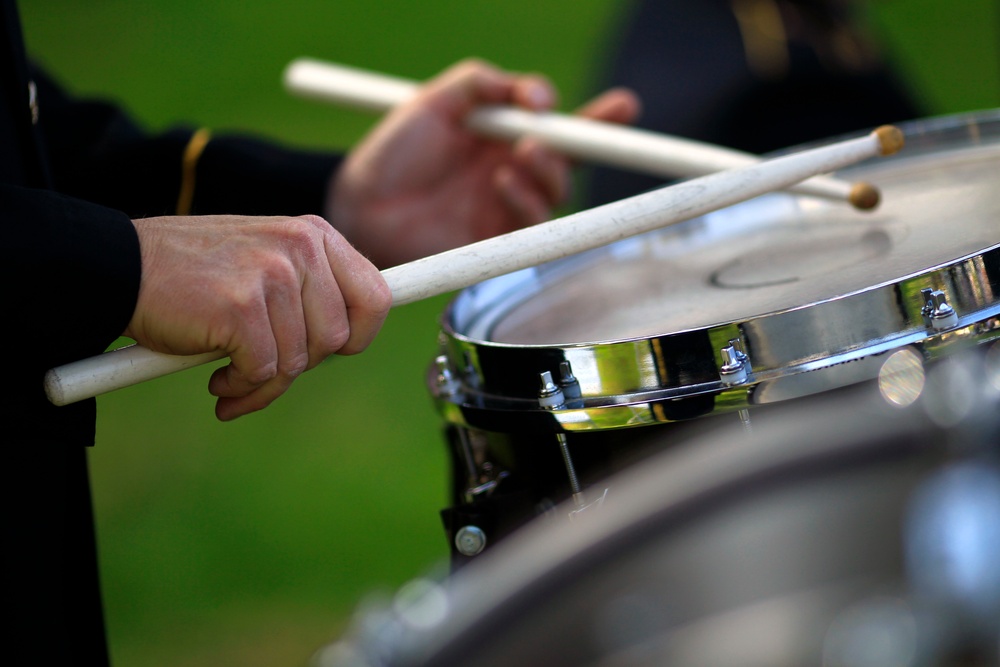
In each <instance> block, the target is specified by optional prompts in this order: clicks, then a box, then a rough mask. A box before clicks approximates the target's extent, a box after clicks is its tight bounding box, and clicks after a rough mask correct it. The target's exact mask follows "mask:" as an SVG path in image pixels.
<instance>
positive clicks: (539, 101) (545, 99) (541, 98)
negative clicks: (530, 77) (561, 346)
mask: <svg viewBox="0 0 1000 667" xmlns="http://www.w3.org/2000/svg"><path fill="white" fill-rule="evenodd" d="M528 96H529V97H530V99H531V104H532V105H533V106H536V107H550V106H552V104H553V103H554V101H555V100H554V99H553V96H552V91H551V90H549V89H548V87H546V86H543V85H540V84H536V85H534V86H531V88H529V89H528Z"/></svg>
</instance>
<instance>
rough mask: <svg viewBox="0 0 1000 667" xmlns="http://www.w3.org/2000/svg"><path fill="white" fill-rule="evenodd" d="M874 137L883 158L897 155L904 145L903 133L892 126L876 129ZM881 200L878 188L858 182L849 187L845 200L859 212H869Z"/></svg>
mask: <svg viewBox="0 0 1000 667" xmlns="http://www.w3.org/2000/svg"><path fill="white" fill-rule="evenodd" d="M875 136H876V137H877V138H878V142H879V154H880V155H883V156H884V155H892V154H893V153H898V152H899V150H900V149H901V148H902V147H903V144H904V143H905V140H904V138H903V131H902V130H900V129H899V128H898V127H895V126H893V125H883V126H881V127H879V128H876V130H875ZM881 198H882V196H881V194H880V193H879V191H878V188H876V187H875V186H874V185H872V184H871V183H866V182H864V181H859V182H857V183H854V184H853V185H851V191H850V193H849V194H848V197H847V200H848V201H849V202H850V203H851V205H852V206H854V207H855V208H857V209H859V210H862V211H870V210H871V209H873V208H875V207H876V206H878V204H879V201H880V200H881Z"/></svg>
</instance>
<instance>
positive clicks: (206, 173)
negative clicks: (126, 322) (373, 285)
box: [33, 67, 340, 218]
mask: <svg viewBox="0 0 1000 667" xmlns="http://www.w3.org/2000/svg"><path fill="white" fill-rule="evenodd" d="M33 74H34V78H35V81H36V83H37V85H38V102H39V109H40V116H41V123H40V125H41V127H42V128H43V132H44V140H45V143H46V150H47V154H48V158H49V164H50V171H51V178H52V179H53V182H54V185H55V188H56V189H57V190H59V191H60V192H64V193H67V194H70V195H73V196H76V197H80V198H82V199H86V200H87V201H93V202H96V203H99V204H101V205H104V206H108V207H110V208H115V209H118V210H120V211H123V212H125V213H126V214H127V215H129V216H130V217H131V218H139V217H151V216H157V215H173V214H175V213H176V212H177V204H178V198H179V195H180V189H181V180H182V170H183V164H184V153H185V149H186V148H187V147H188V144H189V142H190V141H191V138H192V136H193V133H194V128H191V127H184V126H181V127H177V128H173V129H170V130H167V131H165V132H163V133H160V134H154V135H151V134H148V133H147V132H145V131H144V130H143V129H142V128H141V127H140V126H139V125H138V124H137V123H135V122H134V121H133V120H132V119H131V118H129V116H128V115H127V114H126V113H124V112H123V111H122V110H121V109H120V108H118V107H117V106H115V105H113V104H110V103H108V102H104V101H101V100H89V99H76V98H74V97H71V96H69V95H67V94H66V93H65V92H64V91H63V90H62V89H61V88H60V87H59V86H58V85H57V84H56V83H55V82H54V81H53V80H52V79H50V78H49V77H48V76H46V75H45V73H44V72H43V71H41V70H40V69H39V68H37V67H36V68H34V73H33ZM339 163H340V156H338V155H336V154H332V153H325V152H311V151H304V150H297V149H293V148H288V147H283V146H279V145H277V144H275V143H273V142H268V141H265V140H263V139H259V138H257V137H253V136H248V135H236V134H218V135H215V136H214V137H213V138H212V139H211V140H210V141H209V142H208V144H207V146H206V147H205V148H204V150H203V151H202V153H201V155H200V157H199V158H198V160H197V163H196V166H195V167H194V170H193V174H194V176H195V179H194V190H193V194H194V198H193V202H192V205H191V208H190V213H192V214H213V213H233V214H241V215H301V214H305V213H316V214H320V213H322V211H323V202H324V197H325V195H326V189H327V183H328V181H329V178H330V176H331V174H332V173H333V171H334V169H336V168H337V166H338V165H339Z"/></svg>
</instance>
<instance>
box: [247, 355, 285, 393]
mask: <svg viewBox="0 0 1000 667" xmlns="http://www.w3.org/2000/svg"><path fill="white" fill-rule="evenodd" d="M241 375H242V376H243V378H244V380H245V381H246V382H247V384H250V385H252V386H255V387H256V386H260V385H262V384H264V383H265V382H269V381H270V380H273V379H274V378H276V377H277V376H278V362H277V360H275V361H270V362H266V363H263V364H259V365H258V366H256V367H254V368H250V369H248V370H246V371H244V372H243V373H241Z"/></svg>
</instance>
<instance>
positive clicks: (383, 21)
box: [21, 0, 1000, 667]
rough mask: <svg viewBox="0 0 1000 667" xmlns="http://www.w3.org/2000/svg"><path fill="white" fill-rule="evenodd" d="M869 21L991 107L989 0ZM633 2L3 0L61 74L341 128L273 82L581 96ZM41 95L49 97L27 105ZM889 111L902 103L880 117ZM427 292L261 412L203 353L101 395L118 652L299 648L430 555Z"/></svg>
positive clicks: (100, 457)
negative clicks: (224, 405) (537, 86)
mask: <svg viewBox="0 0 1000 667" xmlns="http://www.w3.org/2000/svg"><path fill="white" fill-rule="evenodd" d="M866 7H867V13H868V15H869V19H870V22H871V26H872V29H873V30H874V31H875V32H876V34H877V35H879V37H880V38H881V39H882V41H883V43H884V44H885V47H886V50H887V52H888V53H889V54H890V56H891V57H892V58H893V59H894V60H896V61H897V62H898V64H899V65H900V67H901V68H902V69H903V72H904V73H905V75H906V77H907V79H908V80H909V82H910V83H911V85H912V86H913V87H914V89H915V90H916V91H917V92H918V93H919V94H920V95H921V96H922V97H923V99H924V101H925V104H926V106H927V108H928V109H930V110H931V111H932V113H934V114H943V113H952V112H957V111H965V110H971V109H977V108H992V107H997V106H1000V52H998V26H1000V9H998V3H997V2H996V0H958V2H952V3H943V2H940V0H883V1H881V2H872V3H870V4H869V5H866ZM627 8H628V4H627V3H621V2H611V1H610V0H573V1H572V2H569V1H567V0H549V1H548V2H537V1H530V0H502V1H501V0H467V1H466V2H461V3H458V2H442V1H439V0H423V1H422V2H407V1H405V0H391V1H384V0H366V1H364V2H362V1H361V0H341V1H321V0H309V1H296V0H286V1H278V0H243V1H242V2H223V1H221V0H197V1H195V0H157V1H155V2H152V1H151V2H139V1H136V0H89V1H88V2H78V1H74V0H22V1H21V12H22V18H23V19H24V23H25V32H26V40H27V43H28V47H29V50H30V51H32V52H33V54H34V55H35V56H36V57H37V58H38V59H39V60H41V61H42V62H43V63H45V64H47V65H48V67H49V68H50V69H51V70H52V71H54V72H55V73H56V74H57V75H58V76H59V77H61V78H62V79H63V80H64V81H66V82H68V83H69V87H70V89H71V90H73V91H75V92H78V93H87V94H95V93H99V94H101V95H104V96H111V97H113V98H116V99H119V100H121V101H125V102H127V105H128V106H129V107H130V108H131V109H132V111H133V112H134V114H135V115H136V116H137V117H138V118H139V119H141V120H142V121H143V122H144V123H145V124H146V125H148V126H149V127H150V128H154V129H155V128H161V127H164V126H166V125H168V124H170V123H172V122H175V121H178V120H184V121H189V122H191V123H196V124H200V125H205V126H209V127H212V128H230V129H240V130H250V131H254V132H259V133H263V134H266V135H269V136H272V137H275V138H276V139H279V140H282V141H285V142H289V143H293V144H296V145H300V146H306V147H323V148H327V147H332V148H344V147H348V146H350V145H351V144H352V143H353V142H355V141H356V140H357V139H358V138H359V137H360V136H361V135H362V134H363V133H364V131H365V130H366V129H367V128H369V127H370V126H371V125H372V123H373V122H374V119H372V118H370V117H368V116H365V115H361V114H358V113H355V112H351V111H346V110H342V109H335V108H327V107H324V106H321V105H319V104H316V103H313V102H305V101H302V100H298V99H292V98H290V97H288V96H287V95H286V94H285V93H284V92H283V91H282V88H281V85H280V79H281V72H282V69H283V68H284V67H285V65H286V64H287V63H288V62H289V61H291V60H292V59H294V58H296V57H299V56H303V55H309V56H313V57H317V58H322V59H327V60H332V61H337V62H342V63H346V64H352V65H356V66H359V67H364V68H368V69H373V70H376V71H382V72H386V73H390V74H395V75H400V76H406V77H411V78H415V79H423V78H427V77H429V76H431V75H432V74H434V73H435V72H437V71H439V70H441V69H442V68H444V67H446V66H447V65H449V64H451V63H452V62H454V61H456V60H458V59H461V58H463V57H466V56H479V57H482V58H486V59H488V60H491V61H493V62H495V63H497V64H499V65H501V66H503V67H505V68H509V69H513V70H536V71H540V72H544V73H545V74H547V75H548V76H550V77H551V78H552V79H553V80H554V81H555V82H556V84H557V85H558V87H559V89H560V91H561V94H562V99H563V107H564V108H567V109H569V108H572V107H573V106H574V105H576V104H578V103H579V102H581V101H583V100H584V99H585V97H586V96H587V94H588V91H590V90H592V89H593V87H594V81H595V79H596V78H597V76H598V73H599V72H600V68H601V64H602V62H603V60H604V58H605V54H606V53H607V48H608V45H609V40H610V39H611V38H612V36H613V34H614V30H615V28H616V26H617V25H618V23H619V21H620V20H621V18H622V17H623V16H624V12H625V11H626V10H627ZM43 113H44V110H43ZM887 120H898V119H887ZM446 301H447V300H446V298H444V297H442V298H438V299H433V300H430V301H427V302H424V303H420V304H415V305H412V306H406V307H404V308H400V309H397V310H394V311H393V312H392V314H391V315H390V317H389V320H388V322H387V323H386V326H385V328H384V330H383V333H382V335H381V336H380V337H379V338H378V340H377V341H376V342H375V344H374V345H373V346H372V348H371V349H370V350H369V351H368V352H366V353H365V354H363V355H360V356H357V357H352V358H338V359H332V360H329V361H327V362H326V363H325V364H323V365H322V366H321V367H319V368H318V369H316V370H314V371H313V372H311V373H309V374H307V375H306V376H304V377H303V378H302V379H300V380H299V381H298V382H297V384H296V386H295V387H293V388H292V390H291V392H290V393H289V394H288V395H287V396H285V397H284V398H283V399H281V400H280V401H278V402H277V403H276V404H275V405H273V406H272V407H271V408H269V409H268V410H266V411H265V412H263V413H260V414H256V415H252V416H249V417H246V418H243V419H241V420H239V421H237V422H235V423H232V424H220V423H218V422H216V421H215V419H214V417H213V413H212V410H213V404H212V400H210V397H209V396H208V395H207V393H206V391H205V384H206V382H207V379H208V376H209V374H210V369H209V368H207V367H203V368H199V369H195V370H190V371H187V372H184V373H181V374H179V375H175V376H172V377H168V378H163V379H160V380H156V381H154V382H149V383H146V384H144V385H141V386H138V387H134V388H131V389H127V390H122V391H119V392H116V393H114V394H111V395H108V396H105V397H102V398H101V399H100V401H99V404H100V408H99V409H100V418H99V428H98V446H97V447H96V448H95V449H94V450H93V451H92V452H91V462H92V477H93V482H94V487H95V502H96V513H97V522H98V532H99V541H100V555H101V561H102V578H103V588H104V591H105V602H106V610H107V617H108V624H109V633H110V641H111V648H112V654H113V660H114V662H115V663H116V664H117V665H118V667H141V666H146V665H172V666H173V667H194V666H200V665H220V664H222V665H228V664H239V665H243V666H245V667H254V666H256V665H289V666H299V665H305V664H306V663H307V661H308V659H309V656H310V655H311V654H312V653H313V652H314V651H315V650H316V649H318V648H320V647H321V646H322V645H323V644H325V643H326V642H328V641H330V640H331V639H333V638H335V637H336V636H337V635H338V634H339V633H340V632H341V631H342V629H343V628H344V624H345V623H346V621H347V619H348V618H349V616H350V614H351V613H352V611H353V610H354V609H355V608H356V606H357V605H358V603H359V601H361V600H362V599H363V598H364V597H365V596H366V595H369V594H371V593H373V592H377V591H383V592H386V591H392V590H394V589H395V588H396V587H398V586H399V585H400V584H402V583H403V582H405V581H406V580H407V579H410V578H412V577H414V576H416V575H420V574H422V573H425V572H427V571H428V570H429V569H430V568H433V567H435V566H438V565H440V564H441V563H442V562H443V561H444V559H445V557H446V554H447V549H446V544H445V540H444V533H443V530H442V528H441V526H440V522H439V520H438V514H437V513H438V510H439V509H440V508H441V507H442V506H443V504H444V502H445V497H446V487H445V480H446V471H447V467H448V460H447V457H446V455H445V452H444V446H443V440H442V438H441V437H440V428H441V424H440V422H439V420H438V418H437V417H436V415H435V413H434V410H433V408H432V405H431V403H430V401H429V398H428V395H427V392H426V390H425V386H424V374H425V370H426V367H427V366H428V364H429V362H430V360H431V358H432V355H433V354H434V351H435V338H436V333H437V320H438V317H439V315H440V313H441V311H442V310H443V308H444V306H445V304H446Z"/></svg>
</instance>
